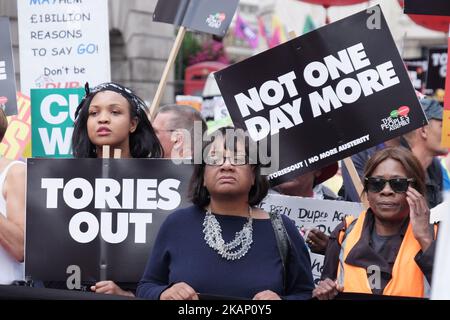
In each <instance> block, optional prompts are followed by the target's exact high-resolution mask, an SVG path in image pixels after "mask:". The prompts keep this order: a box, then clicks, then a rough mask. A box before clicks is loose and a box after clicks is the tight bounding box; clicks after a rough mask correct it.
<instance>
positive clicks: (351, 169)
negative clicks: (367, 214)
mask: <svg viewBox="0 0 450 320" xmlns="http://www.w3.org/2000/svg"><path fill="white" fill-rule="evenodd" d="M344 164H345V167H346V168H347V171H348V173H349V175H350V178H351V179H352V183H353V185H354V186H355V189H356V192H357V193H358V197H359V198H360V200H361V203H362V204H363V206H364V208H365V209H367V208H369V204H368V203H367V199H365V198H364V199H363V198H361V195H362V193H363V190H364V187H363V185H362V183H361V179H360V178H359V175H358V171H356V168H355V164H354V163H353V160H352V158H351V157H348V158H345V159H344Z"/></svg>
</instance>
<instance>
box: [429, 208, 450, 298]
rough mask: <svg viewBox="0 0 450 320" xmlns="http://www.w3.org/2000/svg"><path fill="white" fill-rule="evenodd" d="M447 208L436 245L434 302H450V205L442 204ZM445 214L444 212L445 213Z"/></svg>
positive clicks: (432, 296)
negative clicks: (449, 252)
mask: <svg viewBox="0 0 450 320" xmlns="http://www.w3.org/2000/svg"><path fill="white" fill-rule="evenodd" d="M443 208H445V209H446V210H445V214H444V215H442V216H443V219H442V220H441V221H440V224H439V232H438V239H437V244H436V256H435V258H434V265H433V279H432V282H431V299H432V300H449V299H450V290H449V289H448V288H449V287H450V273H449V272H448V271H449V270H450V255H449V254H448V251H449V243H450V219H449V218H448V213H449V209H450V203H449V202H446V203H444V204H442V209H443ZM443 213H444V212H443Z"/></svg>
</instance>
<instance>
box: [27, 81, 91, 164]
mask: <svg viewBox="0 0 450 320" xmlns="http://www.w3.org/2000/svg"><path fill="white" fill-rule="evenodd" d="M84 94H85V92H84V89H82V88H73V89H31V118H32V154H33V157H35V158H72V135H73V123H74V121H75V110H76V109H77V107H78V105H79V103H80V101H81V99H82V98H83V95H84Z"/></svg>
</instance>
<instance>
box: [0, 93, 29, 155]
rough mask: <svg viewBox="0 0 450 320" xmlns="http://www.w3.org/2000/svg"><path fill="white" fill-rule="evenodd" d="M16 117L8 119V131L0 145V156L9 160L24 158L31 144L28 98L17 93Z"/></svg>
mask: <svg viewBox="0 0 450 320" xmlns="http://www.w3.org/2000/svg"><path fill="white" fill-rule="evenodd" d="M17 110H18V113H17V115H14V116H10V117H8V129H7V130H6V132H5V136H4V137H3V140H2V141H1V143H0V154H1V155H2V156H3V157H4V158H6V159H9V160H18V159H20V158H23V157H25V150H26V148H27V146H28V145H29V144H30V143H31V102H30V98H29V97H27V96H25V95H23V94H21V93H20V92H18V93H17Z"/></svg>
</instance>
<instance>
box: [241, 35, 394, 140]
mask: <svg viewBox="0 0 450 320" xmlns="http://www.w3.org/2000/svg"><path fill="white" fill-rule="evenodd" d="M369 66H371V62H370V60H369V58H368V57H367V54H366V52H365V49H364V46H363V44H362V43H358V44H356V45H353V46H351V47H348V48H346V49H344V50H341V51H339V52H338V53H337V57H336V56H334V55H329V56H326V57H324V58H323V61H313V62H311V63H309V64H308V65H307V66H306V67H305V69H304V70H303V74H302V77H303V79H304V80H305V81H306V83H307V85H309V86H310V87H311V88H315V89H317V90H316V91H314V92H312V93H309V94H308V95H307V98H308V99H309V103H310V106H311V111H312V115H313V117H314V118H317V117H319V116H321V115H323V114H326V113H329V112H331V111H332V110H334V109H338V108H340V107H342V106H343V105H345V104H352V103H355V102H357V101H358V100H359V99H361V97H362V96H364V97H368V96H370V95H372V94H374V93H377V92H381V91H383V90H385V89H387V88H390V87H392V86H395V85H397V84H399V83H400V80H399V78H398V77H397V75H396V72H395V70H394V67H393V63H392V61H386V62H384V63H382V64H380V65H378V66H375V67H372V68H370V69H366V70H362V69H364V68H367V67H369ZM351 74H353V77H346V78H342V77H343V76H344V75H346V76H347V75H351ZM298 76H299V75H297V74H296V73H295V71H291V72H288V73H286V74H282V75H280V76H279V77H278V78H277V79H272V80H268V81H266V82H265V83H263V84H262V85H261V87H259V88H257V87H253V88H250V89H248V90H247V91H246V92H241V93H239V94H236V95H235V96H234V98H235V100H236V103H237V105H238V107H239V111H240V113H241V115H242V117H243V118H244V119H246V118H247V119H246V120H245V125H246V127H247V129H248V131H249V133H250V135H251V137H252V138H253V139H254V140H256V141H259V140H262V139H264V138H265V137H267V136H268V135H269V134H270V135H275V134H278V133H279V132H280V130H283V129H284V130H286V129H290V128H292V127H294V126H298V125H301V124H302V123H303V122H304V119H303V117H302V113H301V109H302V99H305V97H303V98H302V97H301V93H299V90H298V88H297V87H296V85H295V83H294V81H295V80H296V79H297V77H298ZM341 78H342V79H341ZM330 80H333V81H334V80H339V81H338V82H337V83H335V84H333V85H328V86H325V87H323V86H324V85H325V84H326V83H327V82H328V81H330ZM286 93H287V95H288V96H289V99H290V102H288V103H283V104H281V103H282V101H283V100H285V98H286ZM280 104H281V105H280ZM265 108H271V109H270V116H269V119H266V118H265V117H262V116H258V115H255V114H257V113H258V112H260V111H262V110H264V109H265Z"/></svg>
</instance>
